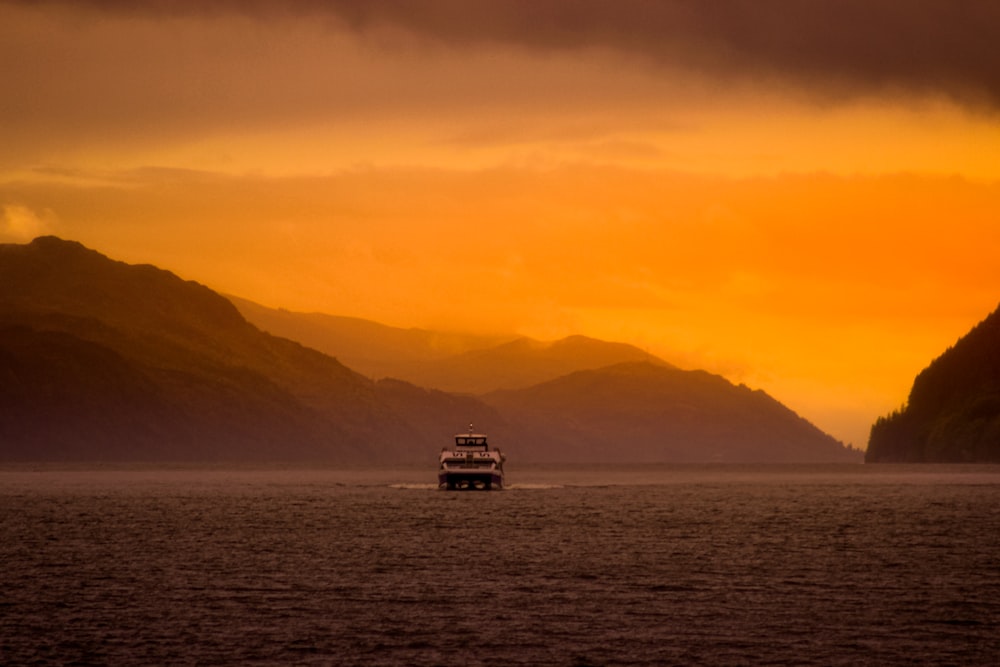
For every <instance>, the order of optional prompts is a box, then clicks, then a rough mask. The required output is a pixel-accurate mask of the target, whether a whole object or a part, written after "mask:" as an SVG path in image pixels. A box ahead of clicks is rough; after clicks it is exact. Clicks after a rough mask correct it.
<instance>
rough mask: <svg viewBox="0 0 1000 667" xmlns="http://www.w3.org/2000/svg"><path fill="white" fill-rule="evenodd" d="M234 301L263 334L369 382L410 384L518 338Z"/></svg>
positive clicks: (232, 299) (234, 299)
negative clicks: (449, 362)
mask: <svg viewBox="0 0 1000 667" xmlns="http://www.w3.org/2000/svg"><path fill="white" fill-rule="evenodd" d="M229 299H230V301H232V303H233V304H234V305H235V306H236V307H237V308H238V309H239V311H240V313H241V314H242V315H243V316H244V317H245V318H246V319H247V320H248V321H250V322H252V323H253V324H254V325H255V326H257V327H259V328H260V329H262V330H264V331H267V332H269V333H271V334H274V335H276V336H281V337H283V338H288V339H290V340H294V341H298V342H299V343H302V344H303V345H306V346H308V347H311V348H313V349H315V350H319V351H320V352H323V353H325V354H328V355H330V356H332V357H336V358H337V359H338V360H339V361H341V362H342V363H344V364H345V365H346V366H348V367H350V368H352V369H354V370H356V371H358V372H359V373H362V374H363V375H365V376H366V377H376V378H380V377H396V378H410V377H412V376H413V375H414V374H415V372H416V370H417V369H421V368H423V367H424V366H426V365H433V364H434V363H435V362H437V361H440V360H443V359H446V358H448V357H452V356H454V355H457V354H462V353H463V352H468V351H470V350H478V349H482V348H487V347H493V346H495V345H499V344H501V343H505V342H507V341H509V340H510V339H512V338H513V336H508V337H503V336H479V335H474V334H462V333H451V332H444V331H429V330H426V329H402V328H399V327H390V326H386V325H384V324H379V323H377V322H372V321H370V320H364V319H360V318H356V317H342V316H338V315H327V314H324V313H297V312H293V311H289V310H284V309H279V308H268V307H266V306H262V305H260V304H258V303H254V302H253V301H248V300H246V299H241V298H238V297H229Z"/></svg>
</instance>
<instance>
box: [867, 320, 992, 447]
mask: <svg viewBox="0 0 1000 667" xmlns="http://www.w3.org/2000/svg"><path fill="white" fill-rule="evenodd" d="M865 460H866V461H868V462H873V463H875V462H946V463H952V462H991V463H997V462H1000V308H998V309H997V310H995V311H993V313H991V314H990V315H989V316H988V317H987V318H986V319H985V320H983V321H982V322H980V323H979V324H978V325H976V326H975V327H974V328H973V329H972V330H971V331H969V333H967V334H966V335H965V336H963V337H962V338H961V339H960V340H959V341H958V342H957V343H955V345H954V346H953V347H951V348H949V349H948V350H947V351H945V352H944V354H942V355H941V356H940V357H938V358H937V359H935V360H934V361H932V362H931V364H930V365H929V366H928V367H927V368H925V369H924V370H923V371H921V372H920V374H919V375H917V377H916V379H915V380H914V381H913V387H912V388H911V389H910V396H909V400H908V401H907V404H906V406H905V407H903V408H902V409H901V410H898V411H896V412H894V413H892V414H891V415H889V416H887V417H882V418H880V419H879V420H878V421H876V423H875V424H874V425H873V426H872V431H871V437H870V439H869V441H868V451H867V453H866V455H865Z"/></svg>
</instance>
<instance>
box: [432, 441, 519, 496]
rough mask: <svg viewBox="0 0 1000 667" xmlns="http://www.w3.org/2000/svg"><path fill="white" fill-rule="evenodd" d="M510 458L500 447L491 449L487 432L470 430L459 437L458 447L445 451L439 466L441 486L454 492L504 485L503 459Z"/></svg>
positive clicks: (486, 489) (499, 487)
mask: <svg viewBox="0 0 1000 667" xmlns="http://www.w3.org/2000/svg"><path fill="white" fill-rule="evenodd" d="M505 460H506V457H505V456H504V455H503V453H502V452H501V451H500V450H499V449H496V448H494V449H490V446H489V444H488V443H487V442H486V435H485V434H483V433H473V432H472V426H471V425H470V426H469V432H468V433H459V434H458V435H456V436H455V446H454V447H453V448H451V449H449V448H447V447H445V448H443V449H442V450H441V457H440V465H439V467H438V488H444V489H448V490H449V491H453V490H456V489H461V490H471V489H481V490H484V491H488V490H490V489H502V488H503V481H504V480H503V462H504V461H505Z"/></svg>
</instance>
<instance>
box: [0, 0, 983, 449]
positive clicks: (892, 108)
mask: <svg viewBox="0 0 1000 667" xmlns="http://www.w3.org/2000/svg"><path fill="white" fill-rule="evenodd" d="M998 43H1000V3H996V2H993V1H992V0H981V1H975V0H909V1H908V2H898V1H896V0H864V1H860V0H803V1H797V0H784V1H783V0H773V1H770V2H759V1H751V0H719V1H717V2H699V1H696V0H661V1H651V0H615V1H613V2H612V1H598V0H574V1H554V0H550V1H546V0H504V1H501V0H481V1H475V0H470V1H463V0H426V1H423V2H421V1H417V0H413V1H406V0H341V1H337V0H333V1H324V2H320V1H319V0H314V1H310V0H304V1H301V2H295V3H289V2H279V1H277V0H246V1H237V0H221V1H217V2H200V1H199V2H195V1H185V0H173V1H171V0H147V1H143V0H128V1H126V0H104V1H101V0H76V1H74V2H68V1H67V2H59V1H46V0H40V1H33V2H29V1H21V2H16V1H15V2H12V1H9V0H0V86H2V95H0V242H15V243H22V242H26V241H29V240H31V239H32V238H34V237H35V236H38V235H41V234H56V235H59V236H61V237H63V238H68V239H74V240H77V241H80V242H82V243H84V244H85V245H88V246H89V247H93V248H95V249H97V250H99V251H101V252H103V253H104V254H107V255H109V256H110V257H113V258H115V259H120V260H124V261H128V262H133V263H151V264H156V265H158V266H161V267H163V268H168V269H170V270H172V271H174V272H175V273H177V274H178V275H181V276H182V277H184V278H187V279H192V280H197V281H199V282H201V283H204V284H206V285H208V286H209V287H212V288H213V289H216V290H218V291H221V292H224V293H227V294H234V295H238V296H242V297H245V298H249V299H252V300H255V301H258V302H260V303H262V304H265V305H268V306H273V307H283V308H288V309H290V310H299V311H316V312H326V313H332V314H337V315H349V316H357V317H363V318H368V319H373V320H376V321H380V322H383V323H386V324H390V325H394V326H403V327H424V328H434V329H447V330H453V331H474V332H489V333H517V334H522V335H527V336H532V337H535V338H540V339H546V340H552V339H556V338H559V337H562V336H566V335H570V334H585V335H590V336H594V337H597V338H603V339H608V340H619V341H624V342H629V343H633V344H635V345H638V346H640V347H642V348H643V349H646V350H648V351H650V352H652V353H654V354H657V355H659V356H660V357H662V358H664V359H666V360H667V361H671V362H673V363H675V364H677V365H679V366H681V367H684V368H704V369H706V370H709V371H712V372H716V373H720V374H722V375H724V376H725V377H727V378H728V379H730V380H732V381H733V382H743V383H746V384H748V385H750V386H751V387H754V388H761V389H764V390H765V391H767V392H768V393H770V394H771V395H772V396H774V397H775V398H777V399H778V400H780V401H782V402H784V403H785V404H786V405H788V406H789V407H791V408H792V409H794V410H796V411H797V412H799V414H801V415H802V416H804V417H806V418H807V419H809V420H810V421H812V422H813V423H815V424H816V425H817V426H819V427H820V428H822V429H824V430H825V431H827V432H829V433H831V434H833V435H834V436H835V437H837V438H838V439H841V440H843V441H845V442H849V443H853V444H854V445H855V446H859V447H863V446H864V445H865V444H866V442H867V436H868V430H869V428H870V425H871V423H872V422H873V421H874V420H875V418H876V417H878V416H879V415H882V414H886V413H888V412H889V411H891V410H893V409H895V408H898V407H899V406H900V405H901V404H903V403H904V402H905V400H906V397H907V393H908V391H909V387H910V385H911V383H912V381H913V378H914V376H915V375H916V373H918V372H919V371H920V370H921V369H922V368H924V367H925V366H926V365H927V364H928V363H929V362H930V360H931V359H933V358H934V357H936V356H938V355H939V354H941V353H942V352H943V351H944V350H945V349H946V348H947V347H948V346H950V345H952V344H953V343H954V342H955V341H956V340H957V339H958V338H959V337H961V336H962V335H963V334H964V333H965V332H967V331H968V329H969V328H971V327H972V326H973V325H975V324H976V323H977V322H979V321H981V320H982V319H983V318H985V317H986V315H987V314H989V313H990V312H991V311H993V310H994V309H995V308H996V307H997V305H998V302H1000V159H998V156H1000V58H997V57H996V44H998Z"/></svg>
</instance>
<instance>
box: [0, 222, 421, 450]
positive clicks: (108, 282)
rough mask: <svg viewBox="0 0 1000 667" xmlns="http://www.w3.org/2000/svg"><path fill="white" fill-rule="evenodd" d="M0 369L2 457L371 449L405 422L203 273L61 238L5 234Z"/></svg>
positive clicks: (366, 386) (401, 433) (365, 387)
mask: <svg viewBox="0 0 1000 667" xmlns="http://www.w3.org/2000/svg"><path fill="white" fill-rule="evenodd" d="M0 377H2V378H3V380H4V381H3V382H2V389H0V435H2V437H3V442H2V444H0V450H2V451H0V456H2V457H4V458H34V459H46V458H91V459H92V458H105V459H106V458H115V459H164V458H167V459H172V458H178V459H199V460H201V459H239V460H245V459H316V460H337V461H369V460H373V459H374V458H375V457H376V456H377V455H378V454H377V453H376V452H374V451H372V450H371V446H370V443H372V442H376V441H383V442H384V441H386V440H390V439H391V440H393V441H395V442H405V441H406V440H405V439H406V438H407V437H409V436H410V435H411V434H412V431H411V429H409V428H408V427H407V426H406V425H405V423H404V422H403V421H402V420H400V419H399V418H398V417H396V416H395V415H393V414H392V413H391V411H389V410H388V409H387V408H386V407H385V406H384V405H383V404H381V403H380V402H379V401H378V400H377V398H376V397H375V391H374V387H373V385H372V383H371V382H370V381H368V380H366V379H365V378H363V377H361V376H359V375H358V374H356V373H354V372H353V371H351V370H349V369H348V368H346V367H344V366H343V365H342V364H340V363H339V362H337V361H336V360H334V359H332V358H330V357H327V356H325V355H323V354H320V353H319V352H316V351H314V350H310V349H308V348H305V347H303V346H301V345H299V344H297V343H293V342H291V341H288V340H284V339H280V338H276V337H274V336H270V335H267V334H264V333H262V332H261V331H259V330H258V329H256V328H255V327H253V326H252V325H250V324H249V323H248V322H246V320H244V319H243V317H242V316H241V315H240V314H239V312H238V311H237V310H236V308H235V307H233V305H232V304H231V303H229V302H228V301H227V300H226V299H224V298H223V297H221V296H219V295H218V294H216V293H214V292H212V291H211V290H209V289H208V288H206V287H204V286H202V285H199V284H197V283H194V282H190V281H183V280H181V279H180V278H178V277H177V276H175V275H173V274H172V273H169V272H167V271H162V270H160V269H157V268H155V267H152V266H133V265H128V264H125V263H122V262H116V261H112V260H110V259H108V258H106V257H104V256H103V255H101V254H100V253H98V252H96V251H93V250H89V249H87V248H84V247H83V246H82V245H80V244H78V243H75V242H69V241H63V240H60V239H57V238H54V237H43V238H39V239H36V240H35V241H34V242H32V243H30V244H27V245H3V246H0ZM390 436H391V437H390Z"/></svg>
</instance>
